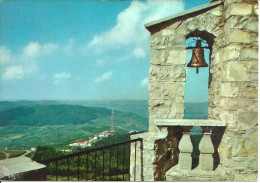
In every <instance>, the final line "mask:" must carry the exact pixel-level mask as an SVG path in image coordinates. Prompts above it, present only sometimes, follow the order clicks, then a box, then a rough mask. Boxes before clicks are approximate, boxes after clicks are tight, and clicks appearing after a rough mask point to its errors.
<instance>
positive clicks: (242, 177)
mask: <svg viewBox="0 0 260 183" xmlns="http://www.w3.org/2000/svg"><path fill="white" fill-rule="evenodd" d="M233 181H239V182H241V181H243V182H249V181H254V182H255V181H257V173H251V174H235V177H234V179H233Z"/></svg>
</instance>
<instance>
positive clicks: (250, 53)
mask: <svg viewBox="0 0 260 183" xmlns="http://www.w3.org/2000/svg"><path fill="white" fill-rule="evenodd" d="M257 59H258V48H244V49H242V51H241V56H240V60H257Z"/></svg>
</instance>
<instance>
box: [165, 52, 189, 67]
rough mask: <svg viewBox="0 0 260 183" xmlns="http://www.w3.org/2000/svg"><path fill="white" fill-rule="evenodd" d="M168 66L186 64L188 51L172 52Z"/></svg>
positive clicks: (169, 54)
mask: <svg viewBox="0 0 260 183" xmlns="http://www.w3.org/2000/svg"><path fill="white" fill-rule="evenodd" d="M166 64H184V65H185V64H186V50H183V49H181V50H178V49H175V50H170V51H169V53H168V57H167V60H166Z"/></svg>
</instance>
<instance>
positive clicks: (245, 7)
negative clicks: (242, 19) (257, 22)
mask: <svg viewBox="0 0 260 183" xmlns="http://www.w3.org/2000/svg"><path fill="white" fill-rule="evenodd" d="M229 8H230V15H242V16H243V15H251V14H252V8H253V6H252V5H251V4H245V3H243V4H242V3H241V4H239V3H234V4H232V5H230V7H229Z"/></svg>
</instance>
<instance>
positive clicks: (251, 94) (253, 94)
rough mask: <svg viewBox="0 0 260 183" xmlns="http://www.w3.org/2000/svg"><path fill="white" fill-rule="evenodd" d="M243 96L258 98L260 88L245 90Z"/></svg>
mask: <svg viewBox="0 0 260 183" xmlns="http://www.w3.org/2000/svg"><path fill="white" fill-rule="evenodd" d="M243 96H244V97H247V98H257V97H258V90H246V91H244V92H243Z"/></svg>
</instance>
